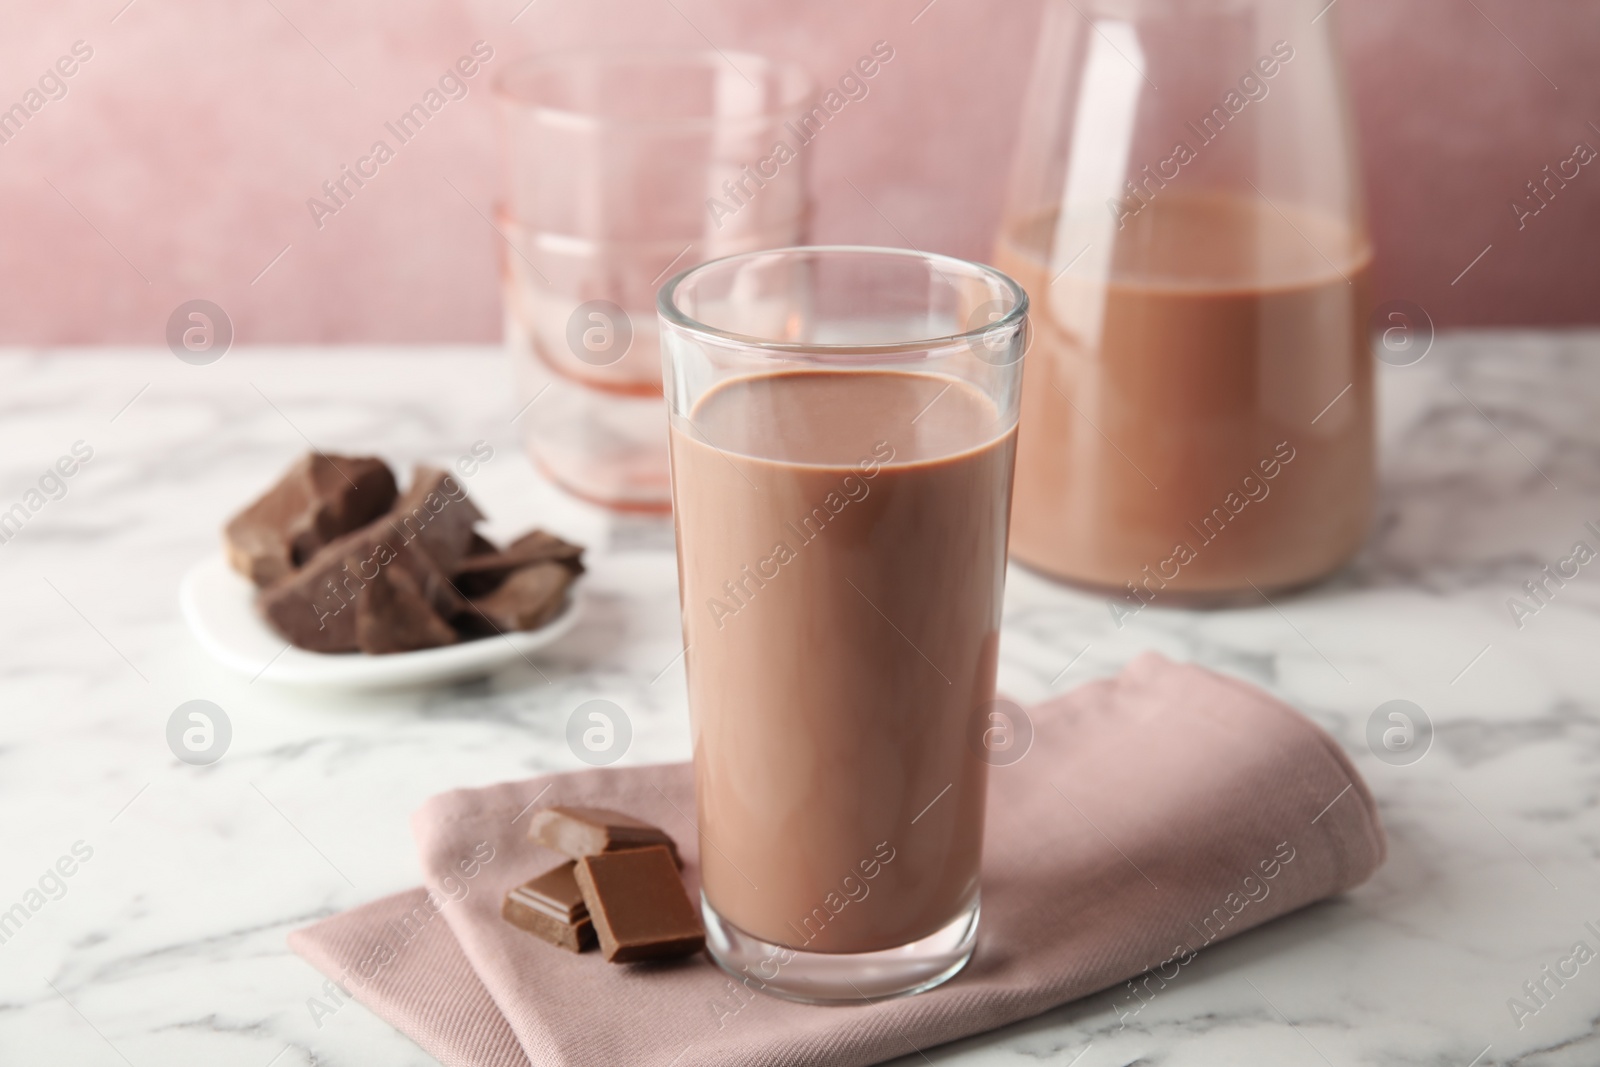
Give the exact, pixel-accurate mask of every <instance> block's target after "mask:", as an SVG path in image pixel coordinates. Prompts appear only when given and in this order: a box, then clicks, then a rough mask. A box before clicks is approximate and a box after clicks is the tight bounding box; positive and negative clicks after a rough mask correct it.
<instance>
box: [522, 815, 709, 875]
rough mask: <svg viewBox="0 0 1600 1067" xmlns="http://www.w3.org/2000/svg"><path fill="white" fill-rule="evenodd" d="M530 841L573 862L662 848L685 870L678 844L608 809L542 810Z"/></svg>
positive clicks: (531, 829)
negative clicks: (602, 854) (634, 849)
mask: <svg viewBox="0 0 1600 1067" xmlns="http://www.w3.org/2000/svg"><path fill="white" fill-rule="evenodd" d="M528 838H529V840H532V841H537V842H538V843H539V844H541V845H543V846H545V847H546V848H553V849H555V850H556V851H557V852H560V853H561V854H563V855H566V856H571V857H572V858H573V859H579V858H581V857H583V856H594V855H598V854H599V853H602V852H619V851H622V850H623V849H630V848H649V847H650V846H652V845H661V846H664V847H665V848H666V849H667V851H668V852H669V853H671V855H672V862H673V863H674V864H676V865H677V866H678V867H682V866H683V860H682V859H680V858H679V856H678V844H677V842H675V841H673V840H672V838H671V837H669V836H668V835H667V832H666V831H665V830H663V829H661V827H659V826H651V825H650V824H649V823H647V822H643V821H642V820H639V819H635V818H634V817H633V816H631V815H624V814H622V812H620V811H612V810H611V809H609V808H577V807H559V806H558V807H550V808H541V809H540V810H539V811H536V812H534V813H533V817H532V818H531V819H529V820H528Z"/></svg>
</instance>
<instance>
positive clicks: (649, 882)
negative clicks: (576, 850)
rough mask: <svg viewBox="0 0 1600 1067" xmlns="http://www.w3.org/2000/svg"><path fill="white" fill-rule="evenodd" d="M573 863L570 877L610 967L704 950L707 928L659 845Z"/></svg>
mask: <svg viewBox="0 0 1600 1067" xmlns="http://www.w3.org/2000/svg"><path fill="white" fill-rule="evenodd" d="M577 863H578V866H577V868H576V870H575V871H574V872H573V873H574V874H575V875H576V877H577V881H578V888H579V889H581V890H582V891H583V902H584V903H585V904H586V905H588V907H589V918H590V919H591V920H593V922H594V931H595V934H596V936H597V937H598V938H599V940H600V951H601V952H603V953H604V954H605V957H606V959H607V960H609V961H610V962H612V963H633V962H635V961H637V960H659V959H666V958H668V957H671V956H687V955H689V954H690V953H693V952H699V951H700V950H701V949H702V948H704V947H705V944H706V931H705V927H703V926H701V925H700V916H699V915H698V914H696V912H695V909H694V905H693V904H691V903H690V902H689V894H688V892H687V891H685V890H684V888H683V880H682V879H681V878H679V877H678V868H677V867H676V866H675V865H674V864H673V862H672V853H670V852H668V851H667V850H666V849H665V848H663V847H662V846H660V845H657V846H655V847H654V848H634V849H628V850H626V851H624V852H602V853H600V854H599V855H595V856H585V857H583V858H582V859H580V860H578V861H577Z"/></svg>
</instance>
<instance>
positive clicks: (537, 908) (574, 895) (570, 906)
mask: <svg viewBox="0 0 1600 1067" xmlns="http://www.w3.org/2000/svg"><path fill="white" fill-rule="evenodd" d="M577 866H578V864H577V861H576V860H568V861H567V862H566V863H563V864H562V865H561V866H559V867H556V868H554V869H553V870H548V871H545V872H544V873H543V874H541V875H539V877H537V878H534V879H533V880H531V881H528V882H524V883H523V884H522V885H519V886H517V887H516V888H515V889H513V890H511V892H509V893H507V894H506V899H505V903H504V904H502V905H501V906H500V917H501V918H503V919H505V921H506V922H508V923H510V924H511V925H512V926H515V927H518V928H520V929H523V930H526V931H528V933H530V934H533V935H534V936H535V937H538V938H542V939H543V940H545V941H548V942H550V943H551V944H552V945H559V946H560V947H561V948H564V949H566V950H567V951H569V952H582V951H584V950H585V949H590V948H593V947H594V946H595V933H594V923H593V921H591V920H590V918H589V908H588V905H586V904H584V902H583V892H582V891H581V890H580V889H579V888H578V882H577V879H576V878H575V877H574V876H573V872H574V870H575V869H576V868H577Z"/></svg>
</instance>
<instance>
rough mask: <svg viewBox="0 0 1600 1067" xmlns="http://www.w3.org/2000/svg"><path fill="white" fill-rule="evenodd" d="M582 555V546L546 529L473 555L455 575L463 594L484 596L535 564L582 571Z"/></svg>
mask: <svg viewBox="0 0 1600 1067" xmlns="http://www.w3.org/2000/svg"><path fill="white" fill-rule="evenodd" d="M582 556H583V546H582V545H574V544H572V543H570V542H567V541H563V540H562V539H561V538H559V537H557V536H555V535H554V534H549V533H545V532H544V531H543V530H533V531H531V532H530V533H525V534H523V535H522V536H521V537H519V538H517V539H516V540H515V541H513V542H511V543H510V544H509V545H507V546H506V547H505V548H503V549H495V550H493V551H490V552H476V553H473V554H472V555H469V556H468V557H467V559H466V560H465V561H464V562H463V563H462V564H461V566H460V567H458V568H457V569H456V572H455V573H454V574H453V575H452V576H451V577H452V578H454V579H455V583H456V588H457V589H459V590H461V595H462V596H466V597H475V596H483V595H484V594H485V593H489V592H492V591H493V590H495V589H496V588H498V587H499V585H500V583H501V582H503V581H505V580H506V578H507V577H508V576H509V575H511V574H512V573H513V572H515V571H517V570H520V569H522V568H523V567H529V566H532V565H533V564H535V563H547V562H555V563H560V564H561V565H562V566H564V567H566V568H567V569H568V570H569V571H571V572H572V573H573V574H574V575H578V574H582V573H583V563H582V562H581V559H582Z"/></svg>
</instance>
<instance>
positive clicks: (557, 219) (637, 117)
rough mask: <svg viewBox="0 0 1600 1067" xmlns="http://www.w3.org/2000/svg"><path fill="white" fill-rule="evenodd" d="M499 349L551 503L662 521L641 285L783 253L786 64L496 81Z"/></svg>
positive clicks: (661, 432) (791, 212) (524, 73)
mask: <svg viewBox="0 0 1600 1067" xmlns="http://www.w3.org/2000/svg"><path fill="white" fill-rule="evenodd" d="M495 91H496V95H497V97H498V100H499V104H500V113H501V118H502V120H503V138H502V140H503V146H504V156H505V165H506V175H505V198H504V200H503V201H502V203H501V204H500V206H499V210H498V214H499V218H498V220H497V222H498V225H499V226H500V229H501V232H502V233H503V234H504V235H505V237H506V238H507V240H506V242H505V246H504V252H503V259H502V262H503V269H502V272H501V283H502V292H503V296H504V306H505V316H506V341H507V346H508V348H509V350H510V352H511V357H512V360H513V364H514V373H515V377H516V383H517V391H518V397H517V406H518V407H519V408H520V407H522V406H523V405H528V406H527V408H526V410H525V411H524V412H523V413H522V414H521V415H520V416H518V421H519V422H520V423H521V425H522V433H523V438H524V441H525V443H526V446H527V448H528V451H529V454H530V455H531V457H532V458H533V460H534V462H535V463H536V464H537V465H538V466H539V468H540V469H541V470H542V471H543V472H544V473H545V474H546V475H547V476H548V477H550V478H551V479H552V480H554V481H555V482H556V483H557V484H559V485H561V486H562V487H563V488H565V489H566V490H568V491H569V492H571V493H573V494H575V495H577V496H580V497H583V498H585V499H587V500H590V501H593V502H595V503H600V504H604V505H607V506H610V507H615V508H621V509H627V510H639V511H666V510H667V509H668V508H669V507H670V506H671V493H670V488H669V480H668V472H667V419H666V408H665V405H664V403H663V400H662V395H661V357H660V351H659V345H658V340H657V339H658V327H657V322H656V314H655V296H656V290H657V288H658V287H659V286H660V285H661V283H662V282H663V281H664V280H665V279H666V278H667V277H668V276H670V275H671V274H673V273H675V272H677V271H680V270H683V269H684V268H686V267H689V266H693V265H694V264H696V263H699V262H702V261H705V260H708V259H714V258H716V257H718V256H722V255H728V254H731V253H735V252H743V251H749V250H753V249H761V248H770V247H777V246H782V245H791V244H795V243H797V242H798V241H800V240H801V239H802V238H803V235H804V231H805V226H806V219H807V210H806V208H807V205H806V198H805V183H804V178H803V170H804V166H805V161H804V159H803V158H802V157H801V156H799V155H797V154H795V153H794V152H782V151H778V152H775V146H776V145H778V144H779V143H782V144H785V145H788V146H795V145H797V144H798V143H799V141H798V138H797V137H796V136H795V134H794V133H793V132H791V130H790V128H789V125H788V124H790V123H793V124H794V125H795V126H798V125H799V122H800V114H801V112H802V107H801V105H802V104H803V103H806V102H807V101H808V100H809V98H810V96H811V94H812V84H811V81H810V79H809V78H808V77H807V76H806V75H805V73H804V72H803V71H801V70H800V69H799V68H797V67H794V66H790V65H787V64H781V63H777V62H774V61H771V60H768V59H764V58H762V57H760V56H755V55H749V54H744V53H737V52H733V53H727V54H719V53H715V52H704V53H701V52H672V51H659V52H628V51H590V52H576V53H562V54H559V55H554V54H553V55H548V56H537V57H533V58H530V59H527V60H523V61H521V62H519V63H517V64H515V65H513V66H512V67H510V68H509V69H507V70H506V71H504V72H503V73H502V74H501V75H500V77H499V78H498V79H497V80H496V83H495Z"/></svg>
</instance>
